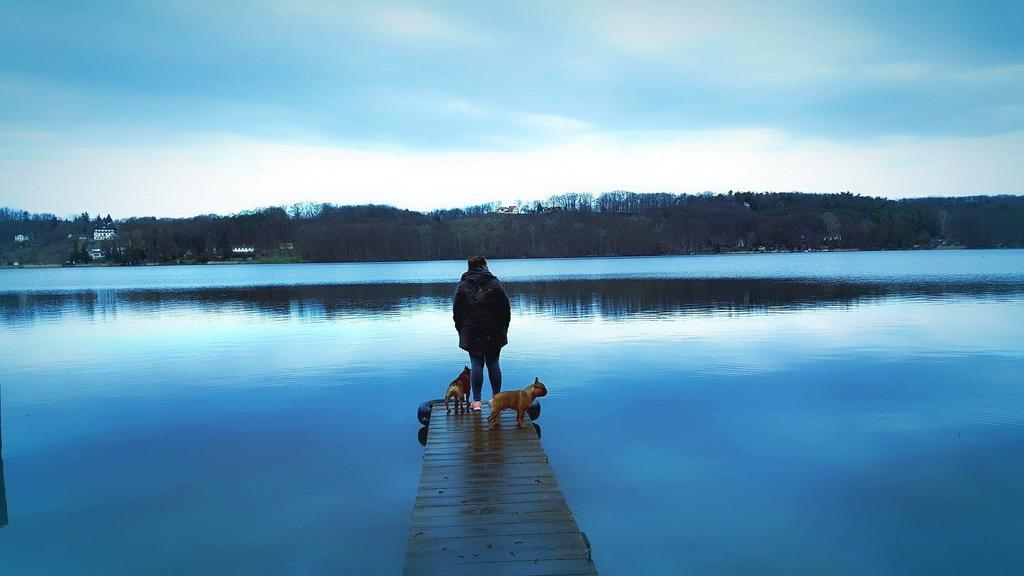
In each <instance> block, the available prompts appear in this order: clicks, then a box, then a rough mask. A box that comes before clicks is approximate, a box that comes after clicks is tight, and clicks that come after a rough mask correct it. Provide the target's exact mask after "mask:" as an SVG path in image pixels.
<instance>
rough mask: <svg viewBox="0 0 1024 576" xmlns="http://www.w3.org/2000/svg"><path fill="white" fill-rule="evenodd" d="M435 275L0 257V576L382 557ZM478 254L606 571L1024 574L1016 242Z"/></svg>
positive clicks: (437, 291) (444, 359) (548, 440)
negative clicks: (89, 264)
mask: <svg viewBox="0 0 1024 576" xmlns="http://www.w3.org/2000/svg"><path fill="white" fill-rule="evenodd" d="M463 268H464V263H463V262H416V263H391V264H333V265H265V266H227V265H225V266H181V267H146V268H84V269H33V270H0V326H2V327H3V329H2V331H0V366H2V372H0V400H2V407H0V434H2V460H0V520H2V519H3V518H4V515H5V514H6V517H7V520H6V521H7V523H8V524H7V525H6V526H3V527H0V574H3V575H4V576H14V575H22V574H25V575H28V574H31V575H49V574H55V575H56V574H59V575H78V574H90V575H91V574H103V575H111V574H303V575H304V574H394V573H399V572H400V570H401V565H402V562H403V556H404V546H405V540H406V537H407V535H408V533H407V531H408V526H409V520H410V517H411V511H412V504H413V500H414V496H415V490H416V485H417V482H418V479H419V470H420V458H421V454H422V447H421V446H420V444H419V441H418V433H419V428H420V427H419V424H418V423H417V422H416V419H415V412H416V407H417V405H418V404H419V403H420V402H422V401H424V400H427V399H431V398H437V397H439V396H440V395H441V394H442V393H443V391H444V388H445V386H446V384H447V382H448V381H449V380H451V379H452V378H453V377H455V376H456V375H457V374H458V372H459V371H460V370H461V368H462V366H463V365H464V364H465V363H467V358H466V357H465V355H464V353H463V352H462V351H461V350H459V349H458V348H457V340H456V334H455V331H454V328H453V327H452V324H451V312H450V306H451V302H450V298H451V294H452V292H453V289H454V283H455V280H456V278H457V277H458V275H459V274H460V273H461V272H462V270H463ZM491 270H492V271H493V272H494V273H495V274H497V275H498V276H499V277H500V278H502V279H503V281H505V283H506V287H507V288H508V290H509V292H510V295H511V298H512V307H513V320H512V324H511V326H510V330H509V341H510V344H509V346H508V347H507V348H505V350H503V352H502V370H503V372H504V376H505V387H506V389H511V388H520V387H522V386H525V385H526V384H528V383H530V382H532V381H533V378H534V377H535V376H539V377H540V378H541V379H542V380H543V381H544V382H545V383H546V384H547V386H548V390H549V395H548V397H547V398H545V399H544V400H543V401H542V403H543V406H544V410H543V415H542V417H541V418H540V420H539V421H538V424H539V425H540V427H541V430H542V444H543V445H544V447H545V449H546V450H547V452H548V454H549V456H550V458H551V464H552V467H553V468H554V470H555V472H556V473H557V474H558V477H559V481H560V483H561V485H562V487H563V489H564V492H565V495H566V498H567V500H568V501H569V504H570V506H571V507H572V509H573V512H574V514H575V516H576V519H577V521H578V523H579V525H580V527H581V528H582V529H583V530H584V531H585V532H586V533H587V535H588V537H589V539H590V541H591V543H592V545H593V549H594V560H595V563H596V564H597V567H598V569H599V570H600V571H601V572H602V573H604V574H636V573H643V574H673V575H674V574H680V573H698V574H807V575H811V574H814V575H818V574H865V573H870V574H893V575H897V574H898V575H907V574H921V575H925V574H927V575H935V574H966V573H978V574H1019V573H1024V557H1022V556H1021V554H1020V544H1021V542H1024V522H1022V521H1021V518H1022V517H1024V482H1022V481H1021V479H1022V478H1024V377H1022V376H1024V251H1022V250H987V251H928V252H862V253H809V254H763V255H761V254H758V255H729V256H687V257H660V258H585V259H565V260H563V259H556V260H518V261H494V262H492V263H491ZM484 389H485V398H486V397H487V396H488V395H489V388H488V386H487V384H486V383H485V385H484ZM0 523H2V522H0Z"/></svg>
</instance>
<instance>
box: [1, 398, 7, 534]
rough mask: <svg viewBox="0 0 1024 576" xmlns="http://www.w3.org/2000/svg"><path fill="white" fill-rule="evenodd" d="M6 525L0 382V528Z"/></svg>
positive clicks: (2, 414)
mask: <svg viewBox="0 0 1024 576" xmlns="http://www.w3.org/2000/svg"><path fill="white" fill-rule="evenodd" d="M4 526H7V484H6V482H5V481H4V390H3V384H2V383H0V528H3V527H4Z"/></svg>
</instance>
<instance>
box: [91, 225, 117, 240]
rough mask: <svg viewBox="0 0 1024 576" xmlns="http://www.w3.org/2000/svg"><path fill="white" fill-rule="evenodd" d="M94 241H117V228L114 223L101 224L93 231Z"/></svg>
mask: <svg viewBox="0 0 1024 576" xmlns="http://www.w3.org/2000/svg"><path fill="white" fill-rule="evenodd" d="M92 239H93V240H95V241H100V240H117V228H116V227H115V226H114V224H113V223H107V224H100V225H99V226H97V227H96V229H95V230H93V231H92Z"/></svg>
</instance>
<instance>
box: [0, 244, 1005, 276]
mask: <svg viewBox="0 0 1024 576" xmlns="http://www.w3.org/2000/svg"><path fill="white" fill-rule="evenodd" d="M951 250H1021V248H968V247H966V246H937V247H934V248H906V249H902V250H893V249H886V250H865V249H861V248H837V249H834V250H764V251H758V250H745V251H731V252H719V253H713V252H702V253H698V254H643V255H629V256H626V255H612V254H607V255H596V254H593V255H588V256H550V257H542V258H494V259H493V260H513V261H519V260H577V259H582V258H662V257H679V256H694V257H700V256H750V255H771V254H827V253H832V252H844V253H846V252H932V251H941V252H946V251H951ZM448 261H452V260H346V261H339V262H306V261H297V262H280V261H259V260H255V259H254V260H248V261H246V260H228V261H223V260H211V261H209V262H161V263H155V262H147V263H145V264H117V263H96V264H25V265H22V266H8V265H4V264H0V270H29V269H42V268H149V267H168V266H241V265H246V266H251V265H258V266H270V265H276V264H290V265H291V264H397V263H403V262H448Z"/></svg>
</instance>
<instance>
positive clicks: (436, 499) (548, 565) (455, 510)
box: [404, 403, 597, 576]
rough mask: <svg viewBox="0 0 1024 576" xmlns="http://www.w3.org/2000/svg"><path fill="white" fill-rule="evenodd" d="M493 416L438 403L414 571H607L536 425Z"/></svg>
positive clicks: (417, 516)
mask: <svg viewBox="0 0 1024 576" xmlns="http://www.w3.org/2000/svg"><path fill="white" fill-rule="evenodd" d="M488 413H489V407H488V406H487V404H486V403H485V404H484V410H483V412H469V413H468V414H458V415H456V414H455V413H454V412H453V413H452V414H445V409H444V405H443V404H440V405H435V406H434V407H433V410H432V411H431V416H430V427H429V430H428V433H427V447H426V452H425V453H424V454H423V471H422V473H421V474H420V485H419V489H418V492H417V493H416V505H415V507H414V508H413V513H412V525H411V527H410V529H409V541H408V543H407V544H406V551H405V570H404V574H406V575H408V576H419V575H422V574H444V575H446V576H457V575H469V574H486V575H488V576H498V575H507V576H512V575H515V576H553V575H560V574H561V575H569V574H581V575H582V574H597V570H596V568H595V567H594V563H593V562H592V561H591V559H590V543H589V542H588V541H587V537H586V536H585V535H584V534H583V532H581V531H580V529H579V526H577V525H576V520H575V519H574V518H573V516H572V511H570V510H569V505H568V504H567V503H566V501H565V496H564V495H563V494H562V489H561V488H560V487H559V486H558V480H557V479H556V478H555V473H554V471H553V470H552V469H551V466H550V465H549V464H548V457H547V455H546V454H545V453H544V449H543V448H542V447H541V445H540V438H539V437H538V435H537V431H536V430H535V429H534V427H533V425H532V424H530V423H529V422H527V424H526V427H524V428H516V422H515V413H514V412H512V411H510V410H506V411H505V412H503V413H502V415H501V427H500V428H495V429H493V430H488V429H487V415H488Z"/></svg>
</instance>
